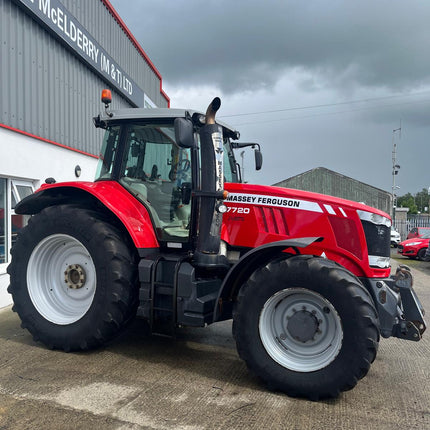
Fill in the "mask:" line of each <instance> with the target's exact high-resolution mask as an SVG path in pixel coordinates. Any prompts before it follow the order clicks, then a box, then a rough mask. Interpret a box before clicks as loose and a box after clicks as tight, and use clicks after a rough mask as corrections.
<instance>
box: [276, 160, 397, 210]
mask: <svg viewBox="0 0 430 430" xmlns="http://www.w3.org/2000/svg"><path fill="white" fill-rule="evenodd" d="M274 185H275V186H277V187H283V188H294V189H297V190H304V191H313V192H315V193H320V194H327V195H330V196H335V197H341V198H343V199H348V200H353V201H355V202H361V203H365V204H366V205H369V206H372V207H374V208H377V209H380V210H382V211H384V212H387V213H388V214H389V213H391V194H390V193H389V192H388V191H384V190H381V189H379V188H376V187H373V186H372V185H368V184H365V183H363V182H360V181H357V180H356V179H353V178H350V177H348V176H345V175H342V174H340V173H337V172H334V171H333V170H329V169H326V168H325V167H316V168H315V169H312V170H308V171H306V172H304V173H301V174H299V175H296V176H293V177H291V178H288V179H284V180H283V181H281V182H278V183H276V184H274Z"/></svg>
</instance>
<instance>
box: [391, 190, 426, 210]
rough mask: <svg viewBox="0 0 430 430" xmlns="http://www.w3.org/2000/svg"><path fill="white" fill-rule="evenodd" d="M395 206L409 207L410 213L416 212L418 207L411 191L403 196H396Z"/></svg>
mask: <svg viewBox="0 0 430 430" xmlns="http://www.w3.org/2000/svg"><path fill="white" fill-rule="evenodd" d="M427 197H428V196H427ZM397 207H400V208H409V213H410V214H416V213H418V207H417V206H416V204H415V198H414V196H413V195H412V194H411V193H407V194H405V195H404V196H400V197H397Z"/></svg>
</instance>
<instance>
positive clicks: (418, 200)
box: [415, 188, 430, 213]
mask: <svg viewBox="0 0 430 430" xmlns="http://www.w3.org/2000/svg"><path fill="white" fill-rule="evenodd" d="M429 199H430V196H429V194H428V191H427V188H423V189H422V190H421V191H420V192H418V193H417V194H416V195H415V204H416V205H417V208H418V211H419V212H421V213H424V212H428V208H429ZM426 208H427V210H426Z"/></svg>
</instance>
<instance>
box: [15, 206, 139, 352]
mask: <svg viewBox="0 0 430 430" xmlns="http://www.w3.org/2000/svg"><path fill="white" fill-rule="evenodd" d="M12 256H13V258H12V262H11V264H10V266H9V267H8V272H9V274H10V286H9V288H8V291H9V292H10V293H11V294H12V296H13V301H14V306H13V310H14V311H16V312H17V313H18V315H19V316H20V318H21V321H22V326H23V327H24V328H27V329H28V330H29V332H30V333H31V334H32V335H33V338H34V339H35V340H40V341H41V342H42V343H44V344H45V345H47V346H48V347H49V348H55V349H63V350H65V351H73V350H85V349H89V348H94V347H97V346H99V345H102V344H103V343H105V342H107V341H109V340H110V339H112V338H113V337H115V336H116V335H117V334H118V333H119V332H120V331H121V330H122V329H123V328H124V327H125V325H126V324H127V323H128V322H129V321H130V320H131V319H132V318H133V317H134V315H135V313H136V309H137V303H138V296H137V294H138V289H137V266H136V256H135V251H134V249H133V246H132V245H131V244H130V243H129V240H128V238H127V237H126V236H125V235H124V234H122V233H121V231H120V230H118V229H117V228H116V227H114V226H113V225H111V224H109V223H108V222H106V221H105V220H103V219H102V218H101V217H100V215H99V214H98V213H96V212H94V211H90V210H86V209H83V208H79V207H74V206H68V205H59V206H52V207H48V208H46V209H44V210H43V211H41V212H40V213H39V214H37V215H35V216H33V217H32V218H31V219H30V222H29V224H28V226H27V227H25V228H24V229H23V230H22V231H21V232H20V234H19V236H18V239H17V242H16V244H15V245H14V247H13V249H12Z"/></svg>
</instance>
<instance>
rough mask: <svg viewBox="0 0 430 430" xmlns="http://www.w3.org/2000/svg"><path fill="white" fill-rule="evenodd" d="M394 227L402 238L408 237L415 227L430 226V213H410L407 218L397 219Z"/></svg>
mask: <svg viewBox="0 0 430 430" xmlns="http://www.w3.org/2000/svg"><path fill="white" fill-rule="evenodd" d="M393 226H394V228H395V229H396V230H397V231H398V232H399V233H400V237H401V239H402V240H405V239H406V236H407V235H408V232H409V231H410V230H412V229H413V228H415V227H430V216H429V215H409V216H408V218H407V219H406V220H403V219H397V218H396V219H395V220H394V225H393Z"/></svg>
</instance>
